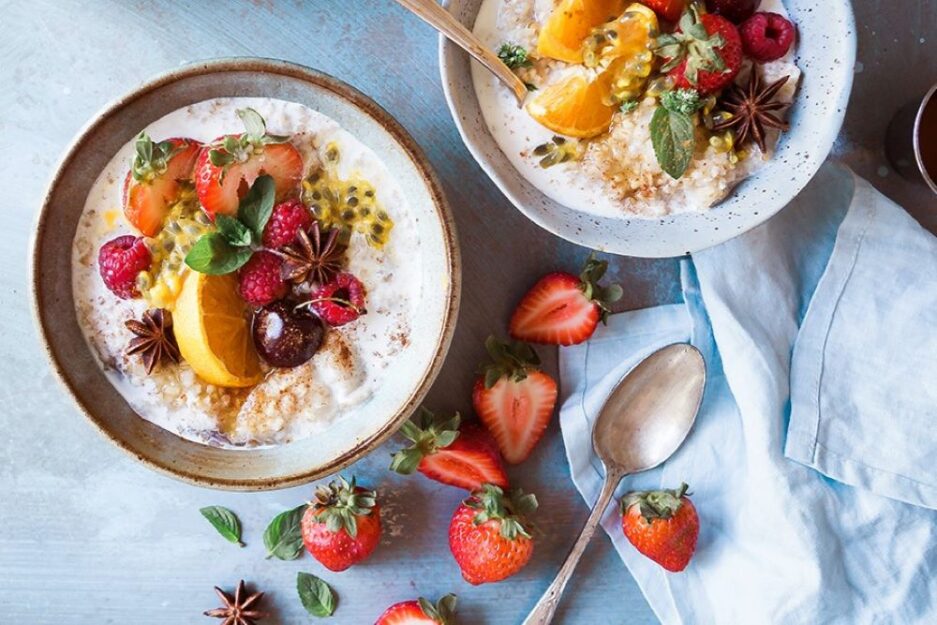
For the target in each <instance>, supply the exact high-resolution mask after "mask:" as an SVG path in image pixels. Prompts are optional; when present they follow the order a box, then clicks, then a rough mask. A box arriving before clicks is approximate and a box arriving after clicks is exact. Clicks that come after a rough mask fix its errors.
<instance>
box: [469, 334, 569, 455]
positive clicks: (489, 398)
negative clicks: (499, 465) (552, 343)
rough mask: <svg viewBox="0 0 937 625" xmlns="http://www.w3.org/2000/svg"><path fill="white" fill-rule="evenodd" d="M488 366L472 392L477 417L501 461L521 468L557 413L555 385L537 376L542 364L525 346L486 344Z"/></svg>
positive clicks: (546, 377)
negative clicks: (487, 432)
mask: <svg viewBox="0 0 937 625" xmlns="http://www.w3.org/2000/svg"><path fill="white" fill-rule="evenodd" d="M485 348H486V349H487V350H488V355H489V356H490V357H491V362H490V363H489V364H487V365H485V366H484V367H483V368H482V371H481V375H480V376H479V377H478V378H477V379H476V381H475V388H474V390H473V391H472V404H473V405H474V407H475V412H476V414H478V417H479V418H480V419H481V421H482V423H484V424H485V427H486V428H488V431H489V432H491V435H492V436H493V437H494V439H495V441H497V443H498V447H499V448H500V449H501V454H502V455H503V456H504V459H505V460H506V461H507V462H509V463H511V464H518V463H520V462H523V461H524V460H526V459H527V457H528V456H530V454H531V452H532V451H533V449H534V447H535V446H536V445H537V443H538V442H539V441H540V439H541V438H543V433H544V432H545V431H546V429H547V425H549V423H550V418H551V417H552V416H553V409H554V408H555V407H556V396H557V386H556V380H554V379H553V378H552V377H550V376H549V375H547V374H546V373H544V372H543V371H541V370H540V358H539V357H538V356H537V353H536V352H535V351H534V350H533V348H532V347H531V346H530V345H527V344H526V343H519V342H512V343H503V342H501V341H499V340H498V339H497V338H495V337H493V336H491V337H488V340H487V341H485Z"/></svg>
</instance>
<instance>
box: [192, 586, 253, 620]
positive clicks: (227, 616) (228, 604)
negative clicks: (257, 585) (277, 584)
mask: <svg viewBox="0 0 937 625" xmlns="http://www.w3.org/2000/svg"><path fill="white" fill-rule="evenodd" d="M215 592H216V593H217V594H218V597H220V598H221V602H222V603H223V604H224V605H223V606H221V607H220V608H215V609H214V610H207V611H205V612H204V614H205V616H214V617H215V618H223V619H224V621H222V623H221V625H254V624H255V623H256V621H257V620H259V619H262V618H265V617H266V616H267V613H266V612H261V611H260V610H257V609H256V606H255V605H254V604H255V603H259V602H260V600H261V599H263V596H264V593H262V592H255V593H253V594H251V595H247V592H246V591H245V590H244V580H243V579H242V580H241V581H240V582H238V586H237V590H235V591H234V597H231V595H229V594H228V593H226V592H225V591H223V590H221V589H220V588H218V587H217V586H215Z"/></svg>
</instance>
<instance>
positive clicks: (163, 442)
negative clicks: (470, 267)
mask: <svg viewBox="0 0 937 625" xmlns="http://www.w3.org/2000/svg"><path fill="white" fill-rule="evenodd" d="M237 96H244V97H251V96H253V97H270V98H277V99H281V100H289V101H293V102H298V103H300V104H304V105H306V106H308V107H310V108H312V109H314V110H317V111H319V112H321V113H323V114H325V115H327V116H329V117H331V118H332V119H334V120H336V121H337V122H338V123H339V124H341V125H342V127H344V128H345V129H346V130H348V131H349V132H351V133H352V134H353V135H355V136H356V137H357V138H358V139H359V140H360V141H361V142H362V143H364V144H365V145H367V146H368V147H370V148H371V149H372V150H374V151H375V152H376V153H377V155H378V156H379V157H380V158H381V160H382V161H383V162H384V164H385V166H386V167H387V168H388V169H389V170H390V172H391V174H392V175H393V176H394V177H395V178H396V179H397V180H398V181H399V183H400V186H401V188H403V189H406V192H407V195H408V198H409V200H410V206H411V210H412V211H413V212H414V218H415V219H414V222H416V226H415V227H416V228H417V229H418V236H419V237H420V241H421V245H422V249H423V250H424V253H423V257H424V259H423V272H422V293H423V295H422V300H421V302H420V306H419V307H418V308H419V312H418V313H417V316H416V318H414V319H413V320H411V326H412V327H413V329H414V331H413V332H412V336H411V341H412V343H411V344H410V346H409V347H408V349H407V350H406V352H404V354H406V358H407V361H406V363H401V365H402V366H401V368H402V369H405V370H406V371H407V372H408V373H407V374H405V375H403V376H400V377H399V378H397V379H395V380H394V384H396V385H403V387H404V389H403V392H395V393H394V394H393V395H394V396H395V397H396V398H397V399H396V400H395V401H392V402H386V409H382V410H380V411H376V412H378V413H379V417H380V418H374V417H373V413H374V412H375V411H363V412H365V413H372V416H367V417H360V415H358V414H356V413H357V412H362V411H355V412H352V413H350V414H348V415H345V416H343V417H341V418H339V419H338V420H337V421H336V422H335V423H334V424H333V425H331V426H330V427H329V429H328V430H326V431H325V432H324V433H321V434H318V435H315V436H312V437H310V438H309V439H305V440H300V441H296V442H293V443H290V444H287V445H282V446H279V447H274V448H262V449H253V450H231V449H219V448H215V447H209V446H207V445H202V444H199V443H195V442H191V441H188V440H185V439H182V438H180V437H178V436H176V435H175V434H172V433H170V432H168V431H166V430H163V429H161V428H159V427H158V426H155V425H153V424H151V423H150V422H148V421H146V420H144V419H143V418H141V417H140V416H139V415H137V414H136V413H135V412H134V411H133V410H132V409H131V408H130V406H129V405H128V404H127V402H126V401H125V400H124V399H123V397H122V396H121V395H120V394H119V393H118V392H117V390H116V389H115V388H114V387H113V386H112V385H111V383H110V382H109V381H108V379H107V378H106V377H105V375H104V373H103V371H102V370H101V368H100V367H99V366H98V364H97V362H96V360H95V358H94V357H93V356H92V354H91V352H90V348H89V347H88V345H87V343H86V342H85V339H84V337H83V335H82V332H81V329H80V328H79V325H78V320H77V316H76V313H75V307H74V302H73V298H72V282H71V280H72V272H71V270H70V268H71V262H72V260H71V245H70V244H65V243H70V242H71V241H72V240H73V239H74V235H75V231H76V227H77V224H78V220H79V217H80V216H81V212H82V208H83V206H84V203H85V198H86V197H87V195H88V192H89V190H90V188H91V185H92V184H93V183H94V181H95V179H96V178H97V176H98V174H99V173H100V172H101V171H102V170H103V169H104V167H105V165H106V164H107V162H108V161H109V160H110V159H111V157H112V156H113V155H114V154H115V153H116V152H117V151H118V149H120V147H121V146H123V145H124V144H126V143H127V142H128V141H130V140H131V139H132V138H133V137H134V136H136V134H137V133H139V131H140V129H142V128H143V127H145V126H146V125H147V124H149V123H150V122H152V121H154V120H156V119H158V118H160V117H162V116H164V115H166V114H167V113H170V112H172V111H174V110H176V109H179V108H181V107H184V106H187V105H189V104H193V103H196V102H201V101H203V100H208V99H212V98H218V97H237ZM460 279H461V274H460V261H459V252H458V241H457V238H456V234H455V225H454V222H453V219H452V215H451V213H450V211H449V208H448V205H447V204H446V200H445V197H444V196H443V192H442V189H441V187H440V184H439V181H438V180H437V179H436V176H435V175H434V174H433V172H432V170H431V168H430V165H429V163H428V162H427V160H426V157H425V156H424V155H423V152H422V151H421V150H420V148H419V147H418V146H417V145H416V143H415V142H414V141H413V139H412V138H411V137H410V135H409V134H407V132H406V131H405V130H404V129H403V128H402V127H401V126H400V124H398V123H397V122H396V121H395V120H394V119H393V118H392V117H391V116H390V115H389V114H388V113H387V112H386V111H385V110H384V109H382V108H381V107H379V106H378V105H377V104H376V103H374V102H373V101H372V100H371V99H370V98H368V97H367V96H365V95H364V94H362V93H361V92H359V91H357V90H355V89H354V88H352V87H350V86H348V85H346V84H345V83H343V82H341V81H339V80H336V79H335V78H332V77H331V76H328V75H326V74H323V73H321V72H317V71H315V70H312V69H309V68H306V67H302V66H299V65H294V64H290V63H285V62H282V61H275V60H268V59H254V58H239V59H218V60H212V61H206V62H200V63H195V64H192V65H189V66H186V67H183V68H180V69H176V70H173V71H171V72H168V73H166V74H164V75H162V76H159V77H158V78H156V79H154V80H152V81H150V82H148V83H146V84H144V85H143V86H141V87H139V88H138V89H135V90H134V91H132V92H131V93H129V94H127V95H126V96H124V97H122V98H120V99H119V100H117V101H116V102H113V103H112V104H110V105H109V106H107V107H106V108H105V109H104V110H103V111H102V112H101V113H99V114H98V115H96V116H95V117H94V119H92V120H91V121H90V122H89V123H88V125H87V126H85V128H84V129H83V130H82V131H81V132H80V133H79V134H78V137H77V138H76V139H75V140H74V142H73V143H72V145H71V146H70V147H69V148H68V150H67V151H66V153H65V156H64V158H63V159H62V162H61V164H60V165H59V167H58V169H57V171H56V172H55V175H54V176H53V178H52V182H51V183H50V185H49V188H48V191H47V193H46V196H45V199H44V202H43V206H42V211H41V213H40V215H39V221H38V224H37V227H36V232H35V235H34V240H33V247H32V289H33V305H34V312H35V315H36V319H37V322H38V325H39V330H40V334H41V336H42V338H43V341H44V343H45V347H46V350H47V351H48V355H49V359H50V360H51V362H52V367H53V369H54V370H55V372H56V374H57V375H58V376H59V378H60V379H61V380H62V382H63V383H64V385H65V387H66V388H67V389H68V392H69V393H71V395H72V396H73V397H74V398H75V401H76V402H78V405H79V406H80V408H81V409H82V411H83V412H84V413H85V414H86V415H87V416H88V418H89V419H90V420H91V422H92V423H94V425H95V426H96V427H97V428H98V430H99V431H100V432H101V433H102V434H103V435H104V436H106V437H107V438H108V439H109V440H110V441H112V442H113V443H114V444H116V445H117V446H118V447H120V448H121V449H123V450H125V451H127V452H128V453H130V454H132V455H133V456H134V457H136V458H137V459H138V460H139V461H140V462H142V463H144V464H145V465H147V466H149V467H151V468H153V469H156V470H157V471H161V472H163V473H166V474H168V475H171V476H173V477H176V478H178V479H181V480H184V481H187V482H191V483H194V484H198V485H200V486H208V487H214V488H224V489H232V490H265V489H274V488H285V487H287V486H294V485H297V484H301V483H304V482H308V481H311V480H314V479H317V478H320V477H323V476H325V475H328V474H331V473H334V472H336V471H339V470H341V469H342V468H344V467H345V466H347V465H349V464H350V463H352V462H354V461H355V460H357V459H359V458H361V457H362V456H364V455H365V454H367V453H368V452H370V451H371V450H373V449H374V448H375V447H377V446H378V445H380V444H381V443H382V442H383V441H384V440H385V439H387V438H388V437H389V436H390V435H391V434H393V433H394V432H395V431H396V430H397V428H398V427H399V426H400V425H401V424H402V423H403V421H404V420H405V419H407V418H409V416H410V415H411V414H412V412H413V411H414V410H415V409H416V407H417V406H418V405H419V403H420V402H421V401H422V399H423V397H424V395H425V394H426V392H427V391H428V390H429V387H430V385H431V384H432V382H433V380H434V379H435V377H436V374H437V373H438V371H439V369H440V367H441V366H442V363H443V360H444V358H445V355H446V352H447V350H448V348H449V343H450V340H451V338H452V334H453V331H454V329H455V323H456V317H457V313H458V307H459V292H460Z"/></svg>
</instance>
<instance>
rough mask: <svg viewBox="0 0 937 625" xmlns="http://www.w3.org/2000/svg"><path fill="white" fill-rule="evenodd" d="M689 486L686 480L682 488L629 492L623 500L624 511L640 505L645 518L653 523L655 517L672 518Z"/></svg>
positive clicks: (681, 503) (622, 507)
mask: <svg viewBox="0 0 937 625" xmlns="http://www.w3.org/2000/svg"><path fill="white" fill-rule="evenodd" d="M688 489H689V487H688V486H687V485H686V483H685V482H684V483H683V484H681V485H680V488H675V489H671V490H651V491H636V492H631V493H628V494H627V495H625V496H624V498H623V499H622V500H621V510H622V513H626V512H628V509H629V508H630V507H631V506H634V505H637V506H639V511H640V512H641V516H643V517H644V519H645V520H646V521H647V522H648V523H651V522H652V521H653V520H654V519H670V518H672V517H673V516H674V515H675V514H676V513H677V511H679V510H680V507H681V506H683V497H684V496H685V495H686V494H687V490H688Z"/></svg>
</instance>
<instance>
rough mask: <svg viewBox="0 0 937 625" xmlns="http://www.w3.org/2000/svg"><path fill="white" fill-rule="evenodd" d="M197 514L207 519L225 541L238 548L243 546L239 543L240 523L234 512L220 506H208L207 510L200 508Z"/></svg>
mask: <svg viewBox="0 0 937 625" xmlns="http://www.w3.org/2000/svg"><path fill="white" fill-rule="evenodd" d="M199 512H201V513H202V516H203V517H205V518H206V519H208V522H209V523H211V525H212V527H214V528H215V529H216V530H217V531H218V533H219V534H221V535H222V536H223V537H224V539H225V540H227V541H228V542H230V543H234V544H236V545H238V546H240V547H243V546H244V543H242V542H241V522H240V521H239V520H238V518H237V515H235V514H234V512H232V511H231V510H228V509H227V508H224V507H222V506H208V507H207V508H201V509H200V510H199Z"/></svg>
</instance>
